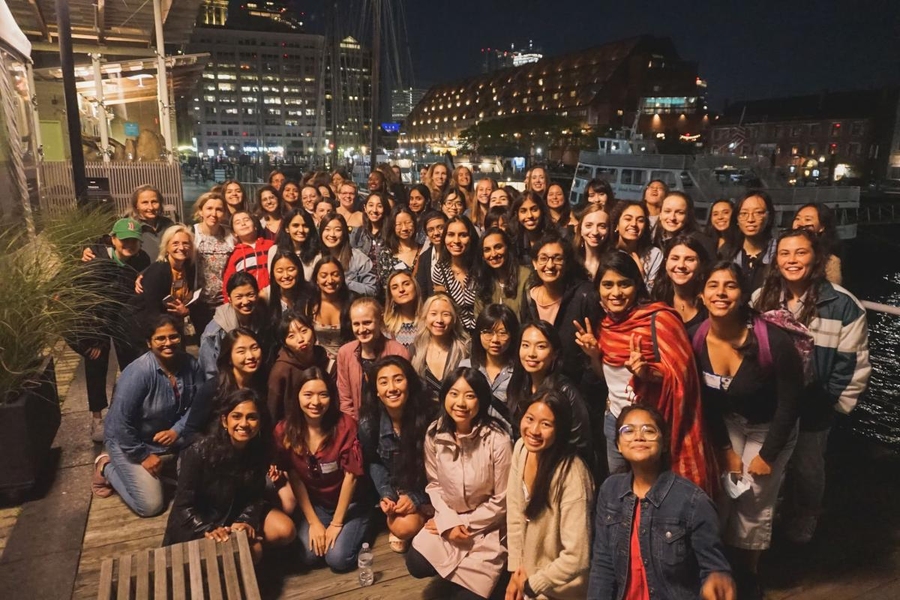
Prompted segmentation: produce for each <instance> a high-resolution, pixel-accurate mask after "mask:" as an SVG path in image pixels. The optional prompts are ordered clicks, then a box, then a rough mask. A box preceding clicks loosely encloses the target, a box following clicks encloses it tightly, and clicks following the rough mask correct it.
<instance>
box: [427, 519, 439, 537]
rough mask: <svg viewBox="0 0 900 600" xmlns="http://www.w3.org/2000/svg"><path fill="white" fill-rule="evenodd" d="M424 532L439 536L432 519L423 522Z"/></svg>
mask: <svg viewBox="0 0 900 600" xmlns="http://www.w3.org/2000/svg"><path fill="white" fill-rule="evenodd" d="M425 531H427V532H428V533H431V534H433V535H440V534H439V533H438V530H437V525H436V524H435V522H434V518H431V519H428V520H427V521H425Z"/></svg>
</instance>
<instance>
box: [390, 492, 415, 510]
mask: <svg viewBox="0 0 900 600" xmlns="http://www.w3.org/2000/svg"><path fill="white" fill-rule="evenodd" d="M414 512H416V505H415V504H414V503H413V501H412V500H410V498H409V496H407V495H406V494H400V497H399V498H398V499H397V502H396V504H394V514H397V515H411V514H413V513H414Z"/></svg>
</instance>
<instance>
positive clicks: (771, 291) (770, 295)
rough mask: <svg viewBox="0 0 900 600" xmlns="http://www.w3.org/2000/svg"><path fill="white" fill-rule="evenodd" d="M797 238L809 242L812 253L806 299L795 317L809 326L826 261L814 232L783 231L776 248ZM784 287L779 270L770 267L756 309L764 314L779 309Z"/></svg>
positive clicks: (815, 313)
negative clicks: (786, 241) (785, 241)
mask: <svg viewBox="0 0 900 600" xmlns="http://www.w3.org/2000/svg"><path fill="white" fill-rule="evenodd" d="M797 237H800V238H803V239H805V240H806V241H807V242H809V245H810V248H812V251H813V262H812V265H811V268H810V273H809V287H808V288H807V291H806V297H805V299H804V300H803V308H802V309H801V310H800V314H799V315H798V316H797V320H798V321H800V322H801V323H803V324H804V325H809V324H810V323H811V322H812V320H813V319H814V318H816V316H817V315H818V311H817V310H816V304H817V303H818V300H819V288H820V287H821V286H822V284H823V283H825V281H826V278H825V264H826V260H827V259H826V255H825V252H824V251H823V250H822V245H821V244H820V243H819V238H818V237H817V236H816V234H815V233H814V232H812V231H810V230H808V229H793V230H791V231H785V232H784V233H782V234H781V235H780V236H778V246H780V245H781V242H783V241H784V240H787V239H790V238H797ZM775 256H776V258H777V256H778V250H777V246H776V251H775ZM785 287H786V284H785V281H784V276H783V275H782V274H781V269H779V268H778V265H776V264H773V265H771V266H770V267H769V270H768V272H767V273H766V278H765V281H764V282H763V286H762V289H761V290H760V293H759V299H758V300H757V302H756V309H757V310H759V311H760V312H766V311H767V310H775V309H778V308H781V305H782V302H781V299H782V297H783V294H784V292H785Z"/></svg>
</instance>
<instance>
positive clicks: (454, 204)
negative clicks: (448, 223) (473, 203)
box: [441, 187, 466, 219]
mask: <svg viewBox="0 0 900 600" xmlns="http://www.w3.org/2000/svg"><path fill="white" fill-rule="evenodd" d="M465 210H466V197H465V195H463V192H462V190H459V189H457V188H454V187H451V188H447V191H446V192H445V193H444V195H443V197H442V198H441V212H442V213H444V214H445V215H447V218H448V219H453V218H455V217H458V216H460V215H461V214H463V212H465Z"/></svg>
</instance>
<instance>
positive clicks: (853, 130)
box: [850, 121, 866, 137]
mask: <svg viewBox="0 0 900 600" xmlns="http://www.w3.org/2000/svg"><path fill="white" fill-rule="evenodd" d="M865 131H866V124H865V122H864V121H855V122H854V123H851V124H850V135H852V136H854V137H859V136H861V135H862V134H863V133H865Z"/></svg>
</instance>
